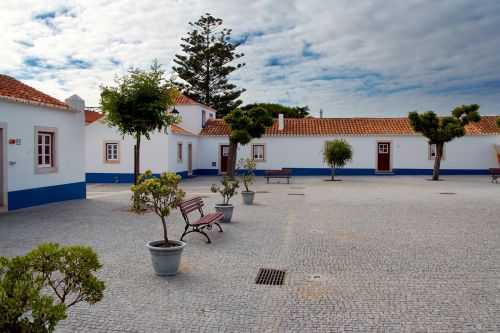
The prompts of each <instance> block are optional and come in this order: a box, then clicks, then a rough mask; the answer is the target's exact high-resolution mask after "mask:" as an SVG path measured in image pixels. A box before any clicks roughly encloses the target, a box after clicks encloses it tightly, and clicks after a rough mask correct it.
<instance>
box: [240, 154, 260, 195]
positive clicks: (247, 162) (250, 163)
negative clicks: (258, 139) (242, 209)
mask: <svg viewBox="0 0 500 333" xmlns="http://www.w3.org/2000/svg"><path fill="white" fill-rule="evenodd" d="M256 167H257V164H256V163H255V161H254V160H253V159H251V158H242V159H240V160H239V161H238V167H237V173H238V176H239V177H240V179H241V182H242V183H243V185H244V186H245V191H241V196H242V198H243V203H244V204H245V205H252V204H253V199H254V197H255V192H254V191H250V188H249V186H250V185H253V179H254V177H255V173H254V171H255V168H256Z"/></svg>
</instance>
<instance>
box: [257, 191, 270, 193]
mask: <svg viewBox="0 0 500 333" xmlns="http://www.w3.org/2000/svg"><path fill="white" fill-rule="evenodd" d="M255 193H270V192H269V191H255Z"/></svg>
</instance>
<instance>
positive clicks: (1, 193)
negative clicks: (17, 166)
mask: <svg viewBox="0 0 500 333" xmlns="http://www.w3.org/2000/svg"><path fill="white" fill-rule="evenodd" d="M6 129H7V125H6V124H5V123H0V210H5V209H6V207H7V165H6V162H7V133H6V132H7V131H6Z"/></svg>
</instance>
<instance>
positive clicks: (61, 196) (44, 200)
mask: <svg viewBox="0 0 500 333" xmlns="http://www.w3.org/2000/svg"><path fill="white" fill-rule="evenodd" d="M86 193H87V190H86V187H85V183H84V182H79V183H71V184H63V185H55V186H46V187H38V188H30V189H27V190H19V191H11V192H9V193H8V196H9V203H8V204H9V210H16V209H21V208H26V207H33V206H39V205H45V204H48V203H52V202H58V201H66V200H75V199H85V198H86V196H87V195H86Z"/></svg>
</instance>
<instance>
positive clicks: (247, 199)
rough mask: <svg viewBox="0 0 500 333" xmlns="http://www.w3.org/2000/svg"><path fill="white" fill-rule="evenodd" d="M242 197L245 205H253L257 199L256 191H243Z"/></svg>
mask: <svg viewBox="0 0 500 333" xmlns="http://www.w3.org/2000/svg"><path fill="white" fill-rule="evenodd" d="M241 197H242V198H243V203H244V204H245V205H253V198H254V197H255V192H254V191H241Z"/></svg>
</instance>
